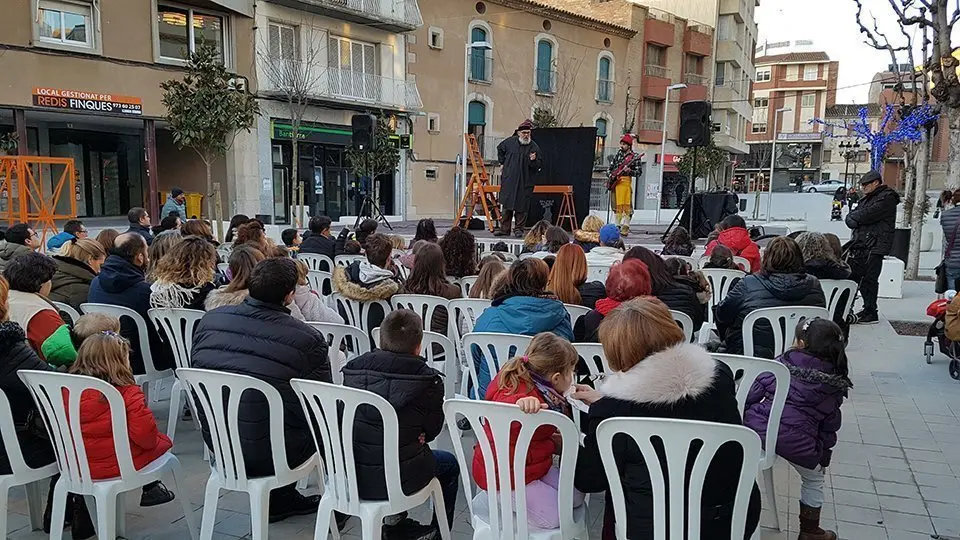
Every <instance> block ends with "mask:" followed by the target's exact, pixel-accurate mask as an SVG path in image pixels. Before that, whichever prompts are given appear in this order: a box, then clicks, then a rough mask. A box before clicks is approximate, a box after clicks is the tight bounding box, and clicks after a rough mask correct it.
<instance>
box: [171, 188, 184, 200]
mask: <svg viewBox="0 0 960 540" xmlns="http://www.w3.org/2000/svg"><path fill="white" fill-rule="evenodd" d="M181 195H183V190H182V189H180V188H178V187H175V188H173V189H171V190H170V196H171V197H172V198H174V199H176V198H177V197H179V196H181Z"/></svg>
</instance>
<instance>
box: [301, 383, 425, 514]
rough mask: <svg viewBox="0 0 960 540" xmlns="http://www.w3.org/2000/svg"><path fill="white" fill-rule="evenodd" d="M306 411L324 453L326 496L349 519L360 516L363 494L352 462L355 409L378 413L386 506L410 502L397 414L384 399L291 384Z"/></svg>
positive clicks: (365, 393) (348, 390) (354, 391)
mask: <svg viewBox="0 0 960 540" xmlns="http://www.w3.org/2000/svg"><path fill="white" fill-rule="evenodd" d="M290 386H292V387H293V390H294V392H296V393H297V397H299V398H300V403H301V405H303V409H304V411H305V412H306V413H307V415H308V417H312V418H313V419H314V420H316V421H315V422H308V423H309V424H310V430H311V432H312V433H313V437H314V440H315V441H316V443H317V447H318V448H323V449H324V451H323V456H322V457H323V462H324V464H325V467H324V472H325V475H326V476H325V478H326V481H327V485H326V487H325V490H327V491H326V492H328V493H329V492H331V491H332V493H333V494H335V496H336V497H337V501H338V502H339V503H340V504H338V507H339V508H341V509H343V511H344V512H345V513H348V514H352V515H359V514H360V503H361V502H362V501H361V499H360V491H359V489H358V487H357V461H356V459H355V458H354V444H353V438H354V435H355V429H356V422H355V419H356V415H357V409H358V408H359V407H361V406H368V407H373V408H375V409H377V412H379V413H380V418H381V419H382V423H383V432H382V433H383V464H384V477H385V480H386V487H387V500H388V501H400V500H403V499H405V498H406V495H404V493H403V489H402V488H401V487H400V449H399V441H398V437H399V427H398V425H397V412H396V411H395V410H394V408H393V406H392V405H390V403H389V402H388V401H387V400H385V399H383V398H382V397H380V396H378V395H376V394H374V393H373V392H368V391H366V390H360V389H357V388H348V387H345V386H339V385H336V384H330V383H323V382H318V381H307V380H303V379H293V380H292V381H290Z"/></svg>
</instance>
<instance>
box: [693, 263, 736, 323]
mask: <svg viewBox="0 0 960 540" xmlns="http://www.w3.org/2000/svg"><path fill="white" fill-rule="evenodd" d="M700 273H702V274H703V277H705V278H707V282H708V283H710V291H711V294H710V301H709V302H708V303H707V321H708V322H710V323H713V308H714V307H716V305H717V304H719V303H720V302H722V301H723V299H724V298H726V297H727V293H729V292H730V289H731V288H732V287H733V286H734V285H735V284H736V283H737V282H738V281H740V280H741V279H743V276H745V275H746V274H745V273H743V272H741V271H740V270H727V269H725V268H704V269H703V270H700Z"/></svg>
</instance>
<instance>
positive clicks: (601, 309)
mask: <svg viewBox="0 0 960 540" xmlns="http://www.w3.org/2000/svg"><path fill="white" fill-rule="evenodd" d="M621 303H622V302H619V301H617V300H614V299H612V298H601V299H600V300H597V304H596V306H597V307H596V310H597V312H598V313H600V314H601V315H603V316H604V317H606V316H607V314H608V313H610V312H611V311H613V310H615V309H617V308H618V307H620V304H621Z"/></svg>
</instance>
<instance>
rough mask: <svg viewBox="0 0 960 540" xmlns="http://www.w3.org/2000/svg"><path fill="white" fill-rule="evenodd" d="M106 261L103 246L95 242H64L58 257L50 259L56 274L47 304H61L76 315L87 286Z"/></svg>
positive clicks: (85, 297) (87, 239)
mask: <svg viewBox="0 0 960 540" xmlns="http://www.w3.org/2000/svg"><path fill="white" fill-rule="evenodd" d="M106 258H107V254H106V252H105V251H103V246H101V245H100V243H99V242H97V241H96V240H91V239H89V238H83V239H77V238H74V239H72V240H68V241H67V243H66V244H64V245H63V246H62V247H61V248H60V255H54V256H53V260H54V262H55V263H56V265H57V272H56V273H55V274H54V275H53V282H52V285H51V288H50V300H52V301H54V302H63V303H64V304H67V305H69V306H70V307H72V308H73V309H76V310H78V311H79V310H80V304H82V303H84V302H86V301H87V295H88V294H89V293H90V282H92V281H93V278H95V277H96V276H97V274H99V273H100V266H102V265H103V261H104V260H105V259H106ZM73 322H76V321H73Z"/></svg>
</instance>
